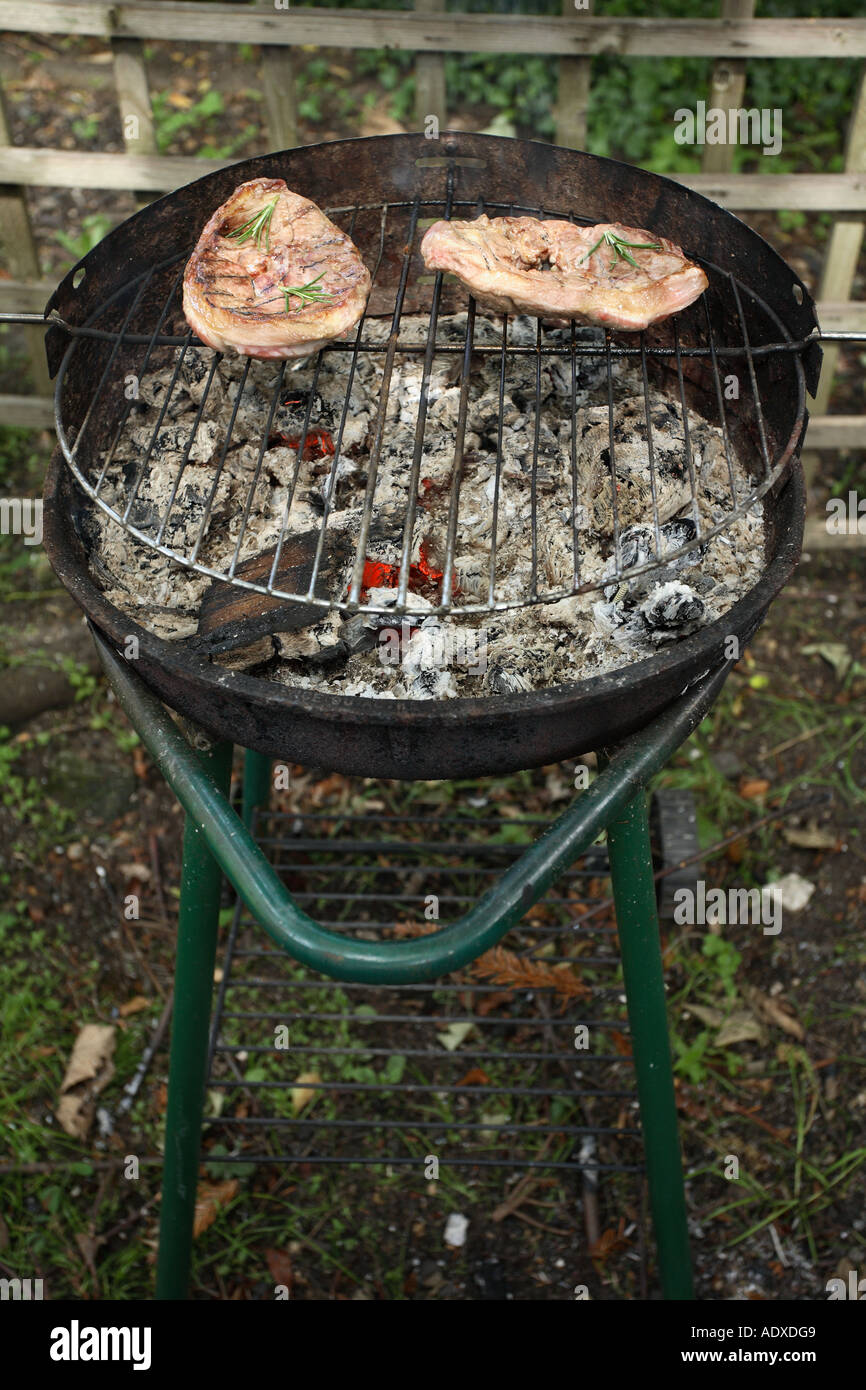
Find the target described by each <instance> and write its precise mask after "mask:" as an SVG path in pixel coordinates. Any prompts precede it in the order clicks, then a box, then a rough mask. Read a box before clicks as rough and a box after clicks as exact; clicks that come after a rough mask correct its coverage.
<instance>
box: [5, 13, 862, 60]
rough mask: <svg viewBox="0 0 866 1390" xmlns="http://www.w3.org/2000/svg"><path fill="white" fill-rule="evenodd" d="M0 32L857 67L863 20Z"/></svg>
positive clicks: (359, 21) (185, 19) (347, 22)
mask: <svg viewBox="0 0 866 1390" xmlns="http://www.w3.org/2000/svg"><path fill="white" fill-rule="evenodd" d="M0 29H13V30H17V31H19V32H20V31H22V30H25V31H33V32H36V33H44V34H93V35H98V36H101V37H103V38H106V39H108V38H112V37H114V36H120V37H124V38H141V39H152V38H161V39H171V40H184V39H187V40H191V41H195V42H199V43H242V42H243V43H262V44H279V45H289V46H293V45H298V44H319V45H322V46H324V47H328V46H331V47H337V48H403V49H409V50H414V51H416V52H428V53H430V52H432V53H436V52H440V53H553V54H558V55H560V56H562V55H566V56H568V55H571V56H573V57H581V56H583V57H588V56H589V55H591V54H593V53H620V54H630V55H634V56H643V57H656V58H660V57H670V56H672V55H675V56H678V57H705V58H707V57H708V58H821V57H831V58H843V57H845V58H851V57H866V19H756V20H750V21H742V20H725V19H688V20H686V19H670V18H668V17H664V18H661V19H610V18H606V17H595V16H593V17H587V16H586V15H582V14H580V13H579V12H576V13H575V15H574V16H572V17H569V18H567V19H565V18H563V19H559V18H555V17H546V16H541V15H531V16H530V15H503V14H497V15H495V16H492V15H488V14H443V15H441V16H440V15H435V14H424V13H422V12H414V13H413V12H412V11H406V10H403V11H395V10H392V11H377V10H317V9H315V8H312V7H311V8H307V7H306V6H304V7H301V8H293V7H290V8H288V9H276V8H275V9H274V10H273V11H271V12H270V13H268V12H266V11H264V10H262V12H261V13H258V12H257V11H256V10H255V9H254V8H251V7H247V6H238V5H226V4H207V5H202V4H189V3H170V2H169V0H127V3H125V4H124V3H121V4H116V5H112V4H108V3H106V4H98V3H93V0H63V3H62V4H58V3H56V0H22V3H19V2H18V0H0Z"/></svg>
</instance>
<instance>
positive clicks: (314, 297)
mask: <svg viewBox="0 0 866 1390" xmlns="http://www.w3.org/2000/svg"><path fill="white" fill-rule="evenodd" d="M324 274H325V272H324V271H322V274H321V275H317V276H316V278H315V280H308V281H307V283H306V285H278V286H277V289H278V290H279V292H280V294H282V295H285V297H286V313H287V314H288V313H289V300H290V299H291V298H292V297H294V298H296V299H299V300H300V301H301V304H325V303H327V301H328V300H329V299H333V298H334V296H333V294H331V293H330V291H328V290H317V289H316V285H318V283H319V281H320V280H321V279H322V278H323V276H324ZM298 307H299V308H300V305H299V306H298Z"/></svg>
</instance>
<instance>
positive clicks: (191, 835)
mask: <svg viewBox="0 0 866 1390" xmlns="http://www.w3.org/2000/svg"><path fill="white" fill-rule="evenodd" d="M198 757H199V760H200V762H201V765H202V769H203V772H204V775H206V776H208V777H210V778H211V780H212V782H213V785H214V787H216V788H217V789H219V791H220V792H222V793H224V794H227V793H228V789H229V778H230V776H231V768H232V745H231V744H230V743H221V744H217V746H216V747H215V748H214V749H213V750H212V751H211V752H210V753H200V754H198ZM221 888H222V870H221V869H220V866H219V864H218V863H217V862H216V860H215V859H214V858H213V856H212V855H211V853H210V851H209V850H208V847H207V843H206V841H205V837H204V835H203V833H202V830H201V827H200V826H198V825H196V823H195V821H194V820H193V819H192V818H191V817H190V816H187V819H186V824H185V826H184V834H183V870H182V877H181V885H180V911H179V915H178V930H177V962H176V965H175V972H174V1013H173V1017H172V1025H171V1057H170V1061H169V1079H168V1107H167V1109H166V1116H165V1164H164V1167H163V1171H162V1207H161V1210H160V1222H159V1262H158V1266H157V1276H156V1296H157V1298H159V1299H163V1298H186V1296H187V1290H188V1288H189V1270H190V1258H191V1254H192V1228H193V1218H194V1216H195V1194H196V1188H197V1186H198V1158H199V1146H200V1142H201V1122H202V1114H203V1110H204V1088H205V1081H206V1079H207V1046H208V1025H209V1023H210V1011H211V996H212V994H213V974H214V964H215V962H216V943H217V928H218V926H219V910H220V890H221Z"/></svg>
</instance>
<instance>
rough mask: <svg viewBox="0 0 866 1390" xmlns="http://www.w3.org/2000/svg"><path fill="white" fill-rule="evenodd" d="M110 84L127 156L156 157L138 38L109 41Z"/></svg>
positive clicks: (145, 76)
mask: <svg viewBox="0 0 866 1390" xmlns="http://www.w3.org/2000/svg"><path fill="white" fill-rule="evenodd" d="M111 47H112V51H113V53H114V81H115V86H116V88H117V104H118V107H119V110H120V123H121V127H122V130H123V143H124V146H125V147H126V153H127V154H145V155H146V154H157V153H158V149H157V143H156V128H155V126H154V122H153V109H152V107H151V104H150V87H149V85H148V81H147V67H146V66H145V61H144V44H143V43H142V41H141V39H113V40H112V44H111Z"/></svg>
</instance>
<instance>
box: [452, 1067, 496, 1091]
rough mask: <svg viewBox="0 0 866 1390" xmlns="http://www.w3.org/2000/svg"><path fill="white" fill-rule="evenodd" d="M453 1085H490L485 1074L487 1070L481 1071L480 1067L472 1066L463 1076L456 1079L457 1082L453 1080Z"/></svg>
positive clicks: (488, 1078)
mask: <svg viewBox="0 0 866 1390" xmlns="http://www.w3.org/2000/svg"><path fill="white" fill-rule="evenodd" d="M455 1085H457V1086H489V1085H490V1077H489V1076H488V1075H487V1072H486V1071H482V1070H481V1068H480V1067H473V1068H472V1069H471V1071H468V1072H467V1073H466V1075H465V1076H461V1078H460V1080H459V1081H457V1082H455Z"/></svg>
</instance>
